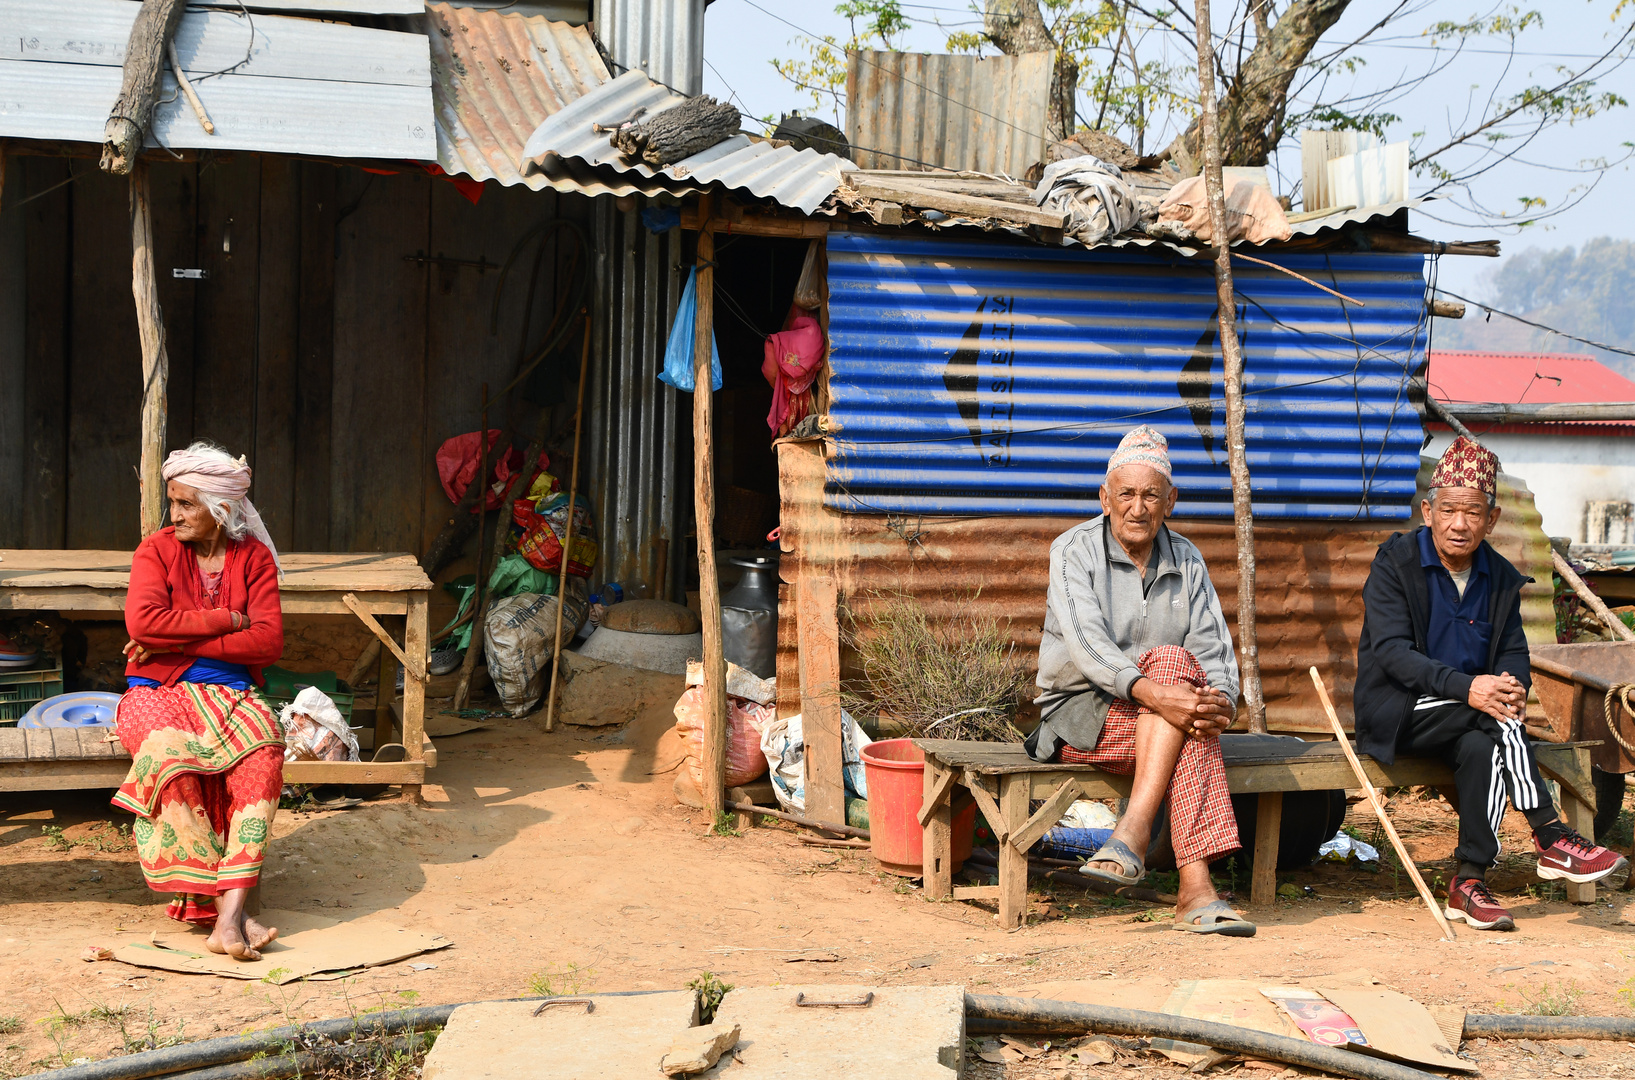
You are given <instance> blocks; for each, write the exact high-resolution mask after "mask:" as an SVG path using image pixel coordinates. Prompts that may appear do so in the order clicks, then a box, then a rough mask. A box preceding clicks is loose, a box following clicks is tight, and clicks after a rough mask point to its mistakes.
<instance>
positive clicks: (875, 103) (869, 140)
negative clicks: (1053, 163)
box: [846, 50, 1052, 176]
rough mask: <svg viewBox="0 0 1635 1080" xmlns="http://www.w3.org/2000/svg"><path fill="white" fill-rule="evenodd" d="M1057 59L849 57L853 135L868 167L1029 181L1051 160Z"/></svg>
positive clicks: (856, 154)
mask: <svg viewBox="0 0 1635 1080" xmlns="http://www.w3.org/2000/svg"><path fill="white" fill-rule="evenodd" d="M1051 63H1052V56H1051V54H1050V53H1049V52H1036V53H1024V54H1023V55H1021V56H984V57H977V56H952V55H946V54H931V53H899V52H873V51H869V50H862V51H858V52H852V53H850V54H849V55H848V62H847V66H846V102H847V107H846V139H847V141H849V142H850V143H851V144H852V160H853V161H855V162H857V163H858V165H860V166H861V167H863V168H865V169H915V168H918V167H920V166H922V165H937V166H941V167H943V168H948V169H971V170H975V171H977V172H984V173H995V174H1002V175H1007V176H1021V175H1022V174H1023V173H1025V172H1027V171H1028V168H1029V166H1031V165H1033V164H1035V163H1036V162H1041V161H1045V160H1046V156H1045V108H1046V103H1047V101H1048V99H1049V95H1050V71H1051Z"/></svg>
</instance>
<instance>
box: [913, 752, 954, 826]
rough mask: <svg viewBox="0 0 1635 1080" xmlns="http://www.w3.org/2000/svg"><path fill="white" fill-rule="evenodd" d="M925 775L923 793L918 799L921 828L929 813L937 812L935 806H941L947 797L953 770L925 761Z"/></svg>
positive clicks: (952, 780) (928, 819)
mask: <svg viewBox="0 0 1635 1080" xmlns="http://www.w3.org/2000/svg"><path fill="white" fill-rule="evenodd" d="M925 776H926V783H925V794H924V796H923V797H922V798H921V799H920V828H922V829H923V828H925V827H926V825H927V824H929V823H930V821H931V815H932V814H935V813H936V812H937V807H939V806H941V805H942V803H943V800H945V799H947V798H948V789H949V788H951V787H953V786H954V770H953V769H945V768H942V767H941V766H939V765H933V764H931V763H930V762H926V765H925Z"/></svg>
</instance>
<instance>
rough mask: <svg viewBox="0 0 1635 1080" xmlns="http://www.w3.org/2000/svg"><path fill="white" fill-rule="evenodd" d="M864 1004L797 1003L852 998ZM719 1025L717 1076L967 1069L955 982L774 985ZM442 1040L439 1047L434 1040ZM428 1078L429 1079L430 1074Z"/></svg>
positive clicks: (738, 1001)
mask: <svg viewBox="0 0 1635 1080" xmlns="http://www.w3.org/2000/svg"><path fill="white" fill-rule="evenodd" d="M871 991H872V992H873V994H874V1000H873V1002H872V1003H871V1004H870V1005H869V1006H868V1007H867V1008H824V1007H821V1006H820V1007H802V1006H797V1005H796V1004H795V998H796V995H798V994H804V995H805V997H806V1000H808V1001H856V1000H858V999H860V998H862V997H863V995H865V994H867V993H870V992H871ZM715 1022H716V1024H718V1025H729V1026H730V1025H732V1024H737V1025H738V1026H739V1027H740V1028H742V1029H743V1031H742V1034H741V1035H740V1037H739V1040H738V1047H737V1049H736V1050H734V1051H732V1052H731V1053H729V1054H727V1055H726V1056H725V1057H723V1058H722V1059H721V1060H720V1062H718V1063H717V1064H716V1066H715V1068H713V1069H711V1070H710V1071H709V1072H707V1073H705V1074H704V1076H705V1077H709V1078H721V1080H832V1078H833V1077H837V1076H885V1077H890V1078H891V1080H956V1078H957V1077H958V1076H959V1075H960V1074H961V1072H962V1071H963V1070H964V1067H965V989H964V987H960V986H884V987H880V986H851V985H844V984H842V985H834V984H823V985H816V986H779V987H765V988H751V989H744V990H734V991H732V992H731V993H729V994H728V995H727V996H726V997H725V998H724V999H722V1001H721V1007H720V1008H719V1009H718V1010H716V1013H715ZM439 1045H441V1044H439ZM426 1080H432V1078H431V1077H429V1076H428V1077H427V1078H426Z"/></svg>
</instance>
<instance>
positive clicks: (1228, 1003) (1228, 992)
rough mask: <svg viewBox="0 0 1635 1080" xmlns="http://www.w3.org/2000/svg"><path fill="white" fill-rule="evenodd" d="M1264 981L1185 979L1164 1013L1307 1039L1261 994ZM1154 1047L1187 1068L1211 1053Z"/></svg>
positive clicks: (1186, 1045)
mask: <svg viewBox="0 0 1635 1080" xmlns="http://www.w3.org/2000/svg"><path fill="white" fill-rule="evenodd" d="M1261 985H1262V983H1261V981H1260V980H1254V981H1250V980H1248V979H1182V980H1181V981H1180V982H1178V983H1176V984H1175V989H1174V990H1173V991H1171V993H1170V996H1169V1000H1167V1001H1165V1002H1164V1005H1163V1008H1162V1009H1161V1010H1160V1011H1162V1012H1167V1013H1169V1014H1170V1015H1172V1016H1187V1017H1191V1018H1192V1019H1194V1020H1208V1021H1210V1022H1212V1023H1216V1024H1231V1025H1232V1026H1233V1027H1241V1028H1249V1029H1251V1030H1253V1031H1265V1032H1268V1033H1270V1034H1272V1035H1284V1036H1288V1037H1290V1038H1295V1039H1303V1038H1305V1035H1304V1034H1303V1033H1302V1032H1301V1031H1300V1029H1299V1028H1297V1027H1295V1026H1294V1025H1293V1024H1292V1023H1290V1022H1289V1020H1288V1018H1287V1017H1286V1016H1285V1015H1284V1014H1283V1013H1282V1012H1281V1011H1280V1010H1279V1009H1278V1007H1277V1006H1276V1005H1274V1004H1273V1003H1272V1002H1271V1001H1269V1000H1268V999H1267V998H1266V997H1265V996H1264V995H1263V994H1261V992H1260V988H1261ZM1152 1048H1153V1049H1154V1050H1157V1051H1158V1052H1159V1053H1161V1054H1163V1055H1164V1056H1165V1057H1167V1058H1169V1059H1170V1060H1171V1061H1179V1062H1180V1063H1181V1064H1183V1065H1194V1064H1196V1063H1198V1062H1199V1061H1202V1060H1203V1059H1204V1058H1206V1057H1208V1056H1209V1054H1210V1048H1209V1047H1207V1046H1204V1045H1202V1044H1200V1043H1190V1042H1182V1041H1180V1040H1178V1039H1154V1040H1153V1041H1152Z"/></svg>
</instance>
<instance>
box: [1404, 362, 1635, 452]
mask: <svg viewBox="0 0 1635 1080" xmlns="http://www.w3.org/2000/svg"><path fill="white" fill-rule="evenodd" d="M1430 359H1431V364H1430V375H1429V381H1430V390H1431V394H1432V395H1433V396H1434V397H1435V398H1436V400H1438V401H1440V402H1442V403H1443V404H1445V405H1451V404H1456V403H1464V402H1493V403H1497V404H1501V405H1519V404H1522V403H1524V402H1525V403H1527V404H1531V405H1544V404H1549V403H1552V402H1568V401H1573V402H1576V401H1635V382H1632V381H1631V380H1629V379H1626V378H1624V377H1623V376H1622V375H1620V374H1618V373H1617V372H1616V371H1614V370H1612V369H1611V368H1609V367H1607V365H1605V364H1603V363H1602V362H1601V361H1599V360H1597V359H1596V358H1595V357H1593V356H1587V355H1571V354H1566V353H1499V352H1467V351H1464V350H1452V349H1450V350H1445V351H1444V350H1432V352H1431V354H1430ZM1427 426H1429V427H1436V428H1441V427H1443V425H1440V424H1434V423H1432V424H1427ZM1608 428H1627V429H1629V430H1630V432H1631V433H1635V421H1626V420H1602V421H1596V422H1594V423H1570V424H1569V423H1560V422H1550V423H1538V424H1503V425H1499V426H1496V427H1490V428H1487V429H1485V430H1487V431H1494V432H1529V431H1531V432H1537V431H1539V430H1540V429H1548V430H1550V431H1552V432H1560V433H1562V434H1573V433H1580V434H1589V433H1591V432H1595V433H1599V434H1607V433H1608V432H1607V429H1608ZM1620 434H1621V432H1620Z"/></svg>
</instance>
